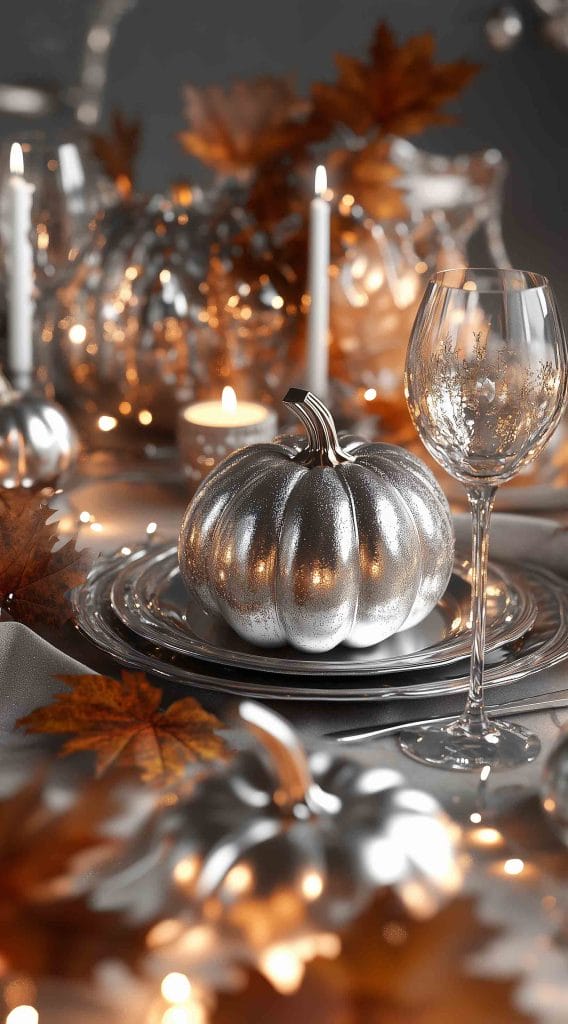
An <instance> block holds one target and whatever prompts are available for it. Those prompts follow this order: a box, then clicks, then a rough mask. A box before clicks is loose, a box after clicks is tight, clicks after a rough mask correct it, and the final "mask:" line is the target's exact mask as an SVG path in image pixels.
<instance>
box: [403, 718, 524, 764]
mask: <svg viewBox="0 0 568 1024" xmlns="http://www.w3.org/2000/svg"><path fill="white" fill-rule="evenodd" d="M399 746H400V749H401V750H402V752H403V753H404V754H407V755H408V757H412V758H413V759H414V760H415V761H420V762H421V764H429V765H433V766H434V767H436V768H445V769H447V770H448V771H457V772H471V771H480V770H481V769H482V768H484V767H485V766H486V765H489V766H490V767H491V768H514V767H515V766H517V765H520V764H528V763H529V762H530V761H534V759H535V758H536V757H537V756H538V754H539V751H540V740H539V738H538V736H535V735H534V734H533V733H531V732H528V731H527V730H526V729H523V728H522V726H520V725H511V724H510V723H509V722H493V721H491V722H487V725H486V726H485V727H483V728H481V729H478V730H470V729H469V728H468V727H467V724H466V723H465V722H464V721H463V720H462V719H458V720H457V721H456V722H451V723H450V724H449V725H426V726H421V727H420V728H417V729H408V730H406V731H404V732H402V733H401V734H400V737H399Z"/></svg>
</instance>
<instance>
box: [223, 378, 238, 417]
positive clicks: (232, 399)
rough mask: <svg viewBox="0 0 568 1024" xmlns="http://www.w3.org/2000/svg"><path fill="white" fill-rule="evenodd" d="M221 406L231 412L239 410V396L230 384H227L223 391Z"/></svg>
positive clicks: (225, 410)
mask: <svg viewBox="0 0 568 1024" xmlns="http://www.w3.org/2000/svg"><path fill="white" fill-rule="evenodd" d="M221 408H222V409H223V411H224V412H229V413H231V412H236V411H237V396H236V393H235V389H234V388H232V387H231V385H230V384H227V385H225V387H224V388H223V390H222V392H221Z"/></svg>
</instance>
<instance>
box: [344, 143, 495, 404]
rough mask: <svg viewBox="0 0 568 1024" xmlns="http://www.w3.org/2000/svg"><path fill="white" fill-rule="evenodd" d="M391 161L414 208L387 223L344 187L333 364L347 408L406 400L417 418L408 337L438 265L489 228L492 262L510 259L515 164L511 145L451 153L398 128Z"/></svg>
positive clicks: (465, 252) (453, 263)
mask: <svg viewBox="0 0 568 1024" xmlns="http://www.w3.org/2000/svg"><path fill="white" fill-rule="evenodd" d="M388 159H389V161H390V162H391V163H392V164H393V165H394V166H395V167H397V168H398V169H399V170H400V177H399V179H398V181H397V182H396V184H397V186H398V187H399V188H400V189H401V191H402V193H403V197H404V202H405V204H406V207H407V211H408V215H407V217H406V218H405V219H401V218H399V219H395V218H393V219H390V220H384V221H382V222H381V223H377V222H376V221H375V220H374V219H373V218H372V217H369V216H368V215H367V214H366V212H365V211H364V209H363V208H362V207H361V206H360V205H359V204H358V203H357V196H354V195H349V194H348V195H343V196H341V197H340V198H339V199H338V201H337V204H336V212H335V215H334V218H333V226H332V235H333V245H334V247H333V250H332V269H331V274H332V284H331V339H332V340H331V346H332V347H331V373H332V377H335V378H336V380H337V381H339V382H340V385H339V388H336V399H337V402H338V404H339V407H340V411H341V412H343V414H344V415H346V416H347V417H349V416H352V417H353V416H357V415H360V414H361V412H364V413H367V414H368V413H370V412H371V411H372V409H373V404H374V403H375V400H376V399H379V401H380V402H381V403H382V413H383V418H384V422H385V423H387V424H388V423H389V422H390V420H391V419H392V415H393V414H394V416H395V419H396V420H397V423H398V421H399V416H398V415H397V410H398V409H401V408H402V409H403V412H402V422H403V423H406V424H409V420H408V416H407V414H406V407H405V403H404V397H403V393H402V379H403V373H404V361H405V356H406V345H407V342H408V337H409V335H410V330H411V327H412V323H413V320H414V317H415V315H416V311H417V308H418V303H419V301H420V297H421V294H422V291H423V289H424V285H425V281H426V278H427V276H428V275H429V273H431V272H432V271H435V270H445V269H450V268H455V267H465V266H467V265H468V262H469V246H470V243H471V242H472V240H473V239H474V237H476V236H477V235H478V234H479V233H482V235H483V239H484V241H485V245H486V248H487V255H488V263H489V264H492V263H493V264H495V265H496V266H499V267H502V268H507V267H509V266H510V261H509V257H508V255H507V252H506V250H505V246H504V242H503V237H502V230H501V193H502V187H503V182H504V180H505V177H506V174H507V165H506V162H505V160H504V159H503V157H502V155H501V153H500V152H499V151H498V150H496V149H489V150H485V151H482V152H479V153H472V154H469V155H468V154H463V155H459V156H456V157H446V156H441V155H437V154H433V153H427V152H425V151H423V150H420V149H418V148H417V147H416V146H414V145H412V143H410V142H408V141H407V140H405V139H402V138H393V139H392V140H391V142H390V146H389V150H388Z"/></svg>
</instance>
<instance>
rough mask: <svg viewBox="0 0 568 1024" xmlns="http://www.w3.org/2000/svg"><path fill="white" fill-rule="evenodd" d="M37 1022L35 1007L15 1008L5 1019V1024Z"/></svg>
mask: <svg viewBox="0 0 568 1024" xmlns="http://www.w3.org/2000/svg"><path fill="white" fill-rule="evenodd" d="M38 1020H39V1013H38V1012H37V1010H36V1008H35V1006H15V1007H14V1009H13V1010H10V1013H9V1014H8V1016H7V1017H6V1024H37V1022H38Z"/></svg>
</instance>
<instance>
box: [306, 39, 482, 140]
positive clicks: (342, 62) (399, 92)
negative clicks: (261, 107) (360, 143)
mask: <svg viewBox="0 0 568 1024" xmlns="http://www.w3.org/2000/svg"><path fill="white" fill-rule="evenodd" d="M336 66H337V69H338V78H337V81H336V82H332V83H316V84H315V85H314V86H313V90H312V95H313V100H314V108H315V117H316V118H317V117H318V116H319V117H320V118H323V119H327V120H328V121H330V122H332V123H336V124H344V125H347V126H348V127H349V128H351V130H352V131H353V132H355V133H356V134H357V135H366V134H367V132H369V131H371V130H372V129H377V128H378V129H379V130H380V131H382V132H383V133H385V134H396V135H413V134H416V133H417V132H421V131H423V130H424V128H426V127H428V125H431V124H444V123H448V122H451V121H452V120H453V118H452V117H451V116H450V115H448V114H447V113H445V112H444V111H442V110H441V108H442V107H443V105H444V104H445V103H447V102H448V101H449V100H451V99H454V98H455V97H456V96H458V95H459V93H460V92H461V91H462V89H463V88H464V87H465V86H466V85H467V84H468V82H470V81H471V79H472V78H473V77H474V75H476V74H477V72H478V71H479V67H480V66H479V65H478V64H473V63H471V62H470V61H466V60H457V61H453V62H452V63H449V64H437V63H436V62H435V59H434V37H433V35H432V33H430V32H426V33H424V34H423V35H418V36H413V37H412V38H410V39H407V40H406V42H404V43H398V42H397V40H396V39H395V37H394V35H393V33H392V31H391V29H390V28H389V27H388V25H386V24H385V23H384V22H382V23H381V24H379V26H378V27H377V29H376V31H375V35H374V37H373V42H372V44H371V47H370V51H369V60H368V61H367V62H365V61H363V60H359V59H358V58H356V57H348V56H345V55H343V54H339V55H338V56H337V57H336Z"/></svg>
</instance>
